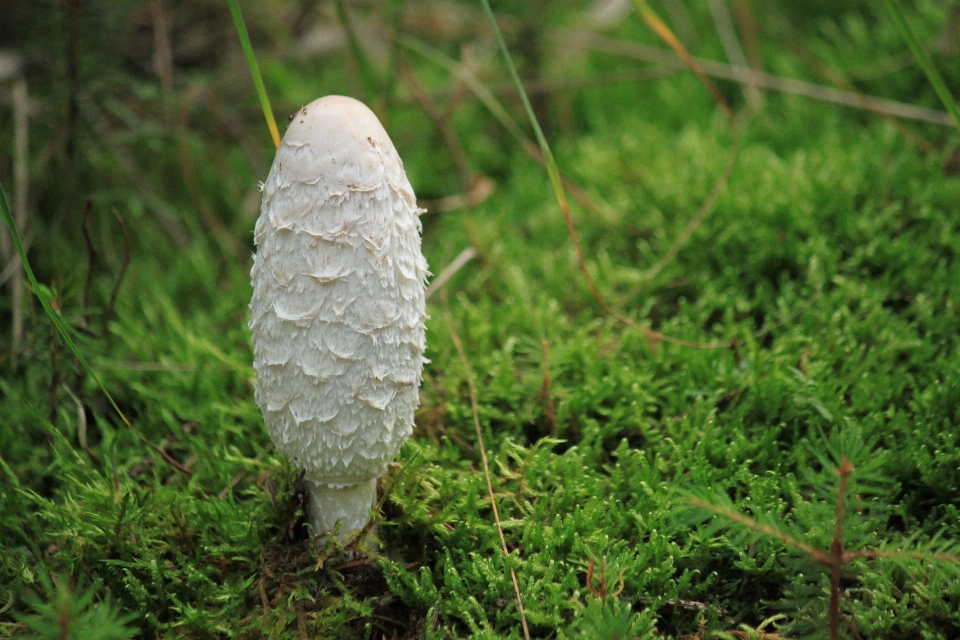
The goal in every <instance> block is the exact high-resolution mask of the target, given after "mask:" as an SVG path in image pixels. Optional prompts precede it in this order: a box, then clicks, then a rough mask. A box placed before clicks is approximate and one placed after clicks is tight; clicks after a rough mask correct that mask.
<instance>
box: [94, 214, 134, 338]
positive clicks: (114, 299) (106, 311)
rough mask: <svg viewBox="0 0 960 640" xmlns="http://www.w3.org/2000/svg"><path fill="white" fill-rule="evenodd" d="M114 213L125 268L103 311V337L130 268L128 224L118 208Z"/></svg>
mask: <svg viewBox="0 0 960 640" xmlns="http://www.w3.org/2000/svg"><path fill="white" fill-rule="evenodd" d="M112 211H113V215H114V216H116V218H117V221H118V222H119V223H120V229H121V231H122V232H123V266H121V267H120V273H118V274H117V279H116V281H115V282H114V283H113V288H112V289H111V290H110V302H109V303H107V308H106V309H104V311H103V320H102V323H101V325H100V336H101V337H102V336H105V335H107V328H108V326H109V325H110V320H112V319H113V312H114V309H116V306H117V295H118V294H119V293H120V285H122V284H123V279H124V277H125V276H126V275H127V268H128V267H129V266H130V232H129V231H128V230H127V223H126V222H124V220H123V216H121V215H120V212H119V211H117V210H116V208H114V209H112Z"/></svg>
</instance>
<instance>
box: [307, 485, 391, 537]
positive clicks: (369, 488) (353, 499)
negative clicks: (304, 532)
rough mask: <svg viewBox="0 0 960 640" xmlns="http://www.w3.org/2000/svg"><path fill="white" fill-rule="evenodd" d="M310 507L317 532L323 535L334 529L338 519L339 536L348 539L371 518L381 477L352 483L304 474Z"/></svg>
mask: <svg viewBox="0 0 960 640" xmlns="http://www.w3.org/2000/svg"><path fill="white" fill-rule="evenodd" d="M304 484H305V485H306V488H307V494H308V495H309V496H310V507H309V511H308V513H307V515H308V516H309V518H310V524H311V525H312V526H313V532H314V533H315V534H316V535H322V534H323V533H327V532H330V531H333V529H334V526H335V525H336V524H337V521H338V520H339V521H342V522H341V525H340V535H339V538H340V540H341V541H342V542H345V541H347V540H349V539H350V538H352V537H353V535H352V534H355V533H356V532H357V531H359V530H360V529H363V528H364V527H365V526H366V525H367V523H368V522H369V521H370V509H371V508H372V507H373V505H374V504H375V503H376V500H377V479H376V478H372V479H371V480H369V481H367V482H361V483H360V484H349V485H330V484H327V483H325V482H314V481H313V480H310V479H309V478H304Z"/></svg>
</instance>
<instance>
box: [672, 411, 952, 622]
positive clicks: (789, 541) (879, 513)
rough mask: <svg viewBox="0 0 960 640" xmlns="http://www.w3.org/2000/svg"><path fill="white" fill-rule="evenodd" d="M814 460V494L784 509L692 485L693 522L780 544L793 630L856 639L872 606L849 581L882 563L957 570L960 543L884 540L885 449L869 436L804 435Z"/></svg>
mask: <svg viewBox="0 0 960 640" xmlns="http://www.w3.org/2000/svg"><path fill="white" fill-rule="evenodd" d="M807 448H808V449H809V451H810V453H812V454H813V458H814V459H815V460H816V461H817V462H818V463H819V467H818V468H811V469H808V470H806V471H805V473H804V476H805V480H806V486H807V487H808V488H809V491H808V492H801V493H800V494H798V495H797V496H794V504H793V508H792V509H791V510H790V512H789V513H788V514H786V515H784V516H783V517H780V516H778V515H776V514H773V513H760V512H756V511H755V512H754V513H749V514H748V513H744V512H743V511H742V510H740V509H738V508H737V507H736V506H735V505H734V503H733V501H732V500H731V499H730V498H729V497H728V496H727V495H726V494H724V493H718V492H712V491H709V490H692V491H691V492H690V495H689V500H688V503H689V505H690V506H692V507H693V512H694V519H695V520H700V521H704V520H709V521H710V522H709V525H708V531H707V533H708V534H709V535H731V536H732V537H733V538H734V542H735V543H736V542H739V541H742V538H744V537H750V536H752V537H759V538H761V539H766V540H768V541H772V542H773V543H775V544H779V545H782V546H783V547H784V550H785V552H786V555H784V557H783V563H784V564H785V565H786V566H787V568H788V569H790V570H791V573H792V575H793V576H795V578H794V580H793V582H792V583H791V584H789V585H785V588H784V592H785V594H786V596H787V599H786V600H785V601H782V602H781V603H780V604H781V605H784V606H785V607H787V608H789V609H791V610H792V615H791V622H790V623H789V629H788V631H789V633H790V634H791V635H794V636H803V637H829V638H830V639H831V640H837V639H839V638H841V637H844V636H853V637H860V630H859V628H858V627H859V625H858V622H857V616H856V613H857V611H858V610H860V611H862V610H863V609H864V608H869V607H870V606H871V603H870V601H871V600H872V598H871V597H870V589H869V588H868V587H866V586H864V587H863V588H857V589H852V588H851V585H853V584H855V583H856V582H857V581H858V580H859V579H860V578H862V577H863V576H864V575H865V574H866V573H868V572H871V571H873V570H874V569H875V568H879V567H874V566H873V563H885V564H886V565H888V566H886V567H883V569H887V571H885V572H884V574H885V575H886V576H887V577H888V579H889V578H890V577H891V576H900V577H901V578H902V577H903V576H907V577H909V576H914V577H919V576H929V575H931V574H933V575H938V576H940V577H947V576H949V577H953V578H960V542H957V541H953V540H946V539H943V538H942V537H941V536H940V535H939V534H937V535H935V536H932V537H931V538H929V539H927V540H922V539H921V535H920V534H919V533H916V534H913V535H908V536H906V537H905V538H904V539H897V540H885V539H880V538H879V537H878V535H877V533H876V532H877V531H881V530H883V529H884V528H885V527H883V526H880V525H881V524H882V523H883V522H885V520H886V519H887V518H888V517H889V515H890V510H891V508H890V505H889V504H888V503H887V502H886V501H885V498H886V497H887V496H889V493H890V482H889V481H888V480H887V478H886V477H885V476H884V474H883V468H884V464H885V463H886V459H887V452H886V451H883V450H881V449H879V448H878V447H877V443H876V440H864V438H863V435H862V433H861V432H860V430H859V429H857V428H855V427H852V426H848V427H847V428H845V429H835V430H833V431H832V432H831V433H829V434H824V433H822V432H821V433H820V437H819V442H818V443H817V444H816V445H813V444H810V443H807Z"/></svg>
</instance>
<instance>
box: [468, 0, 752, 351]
mask: <svg viewBox="0 0 960 640" xmlns="http://www.w3.org/2000/svg"><path fill="white" fill-rule="evenodd" d="M480 1H481V3H482V4H483V10H484V11H485V12H486V14H487V20H489V22H490V26H491V28H492V29H493V33H494V36H496V39H497V44H498V46H499V47H500V52H501V53H502V54H503V57H504V59H505V60H506V64H507V68H508V69H509V70H510V76H511V77H512V78H513V82H514V84H516V86H517V91H518V92H519V94H520V98H521V99H522V100H523V107H524V109H525V110H526V112H527V118H528V119H529V120H530V126H531V127H533V130H534V133H536V136H537V142H538V143H539V145H540V153H541V155H542V156H543V161H544V164H545V166H546V167H547V174H548V175H549V176H550V183H551V184H552V185H553V191H554V195H555V196H556V198H557V203H559V205H560V210H561V211H562V212H563V218H564V220H565V221H566V223H567V232H568V233H569V234H570V239H571V240H572V241H573V247H574V249H575V250H576V253H577V261H578V262H579V264H580V271H581V272H582V273H583V277H584V279H585V280H586V281H587V286H588V287H589V288H590V293H591V295H593V297H594V299H595V300H596V301H597V302H598V303H599V304H600V306H601V307H603V309H604V311H606V312H607V313H609V314H610V315H611V316H613V317H614V318H616V319H617V320H619V321H620V322H622V323H623V324H625V325H627V326H628V327H631V328H633V329H636V330H637V331H640V332H641V333H643V334H644V335H645V336H646V337H647V339H648V340H649V341H650V342H651V344H653V343H654V342H657V341H663V342H669V343H671V344H677V345H681V346H686V347H696V348H701V349H721V348H726V347H729V346H730V341H729V340H723V341H719V342H706V343H704V342H694V341H691V340H682V339H680V338H674V337H672V336H668V335H666V334H663V333H661V332H659V331H655V330H653V329H648V328H646V327H642V326H640V325H638V324H637V323H636V322H634V321H633V320H631V319H630V318H628V317H627V316H625V315H623V314H622V313H620V312H619V311H617V310H616V309H614V308H613V306H611V305H610V303H609V302H607V300H606V298H604V297H603V296H602V295H600V290H599V289H597V285H596V284H595V283H594V281H593V277H592V276H591V275H590V271H589V270H588V269H587V262H586V260H585V259H584V257H583V249H582V248H581V247H580V239H579V237H578V236H577V230H576V227H575V226H574V224H573V217H572V216H571V215H570V207H569V205H568V203H567V195H566V193H565V192H564V190H563V182H562V180H561V176H560V169H559V168H558V167H557V163H556V161H555V160H554V158H553V152H552V151H550V145H549V144H548V143H547V139H546V137H545V136H544V135H543V130H542V129H541V128H540V123H539V122H537V116H536V115H535V114H534V113H533V107H532V106H531V105H530V100H529V99H528V98H527V92H526V90H524V88H523V83H522V82H521V81H520V76H519V75H518V74H517V69H516V67H515V66H514V64H513V59H512V58H511V57H510V51H509V50H508V49H507V44H506V42H504V40H503V35H502V34H501V33H500V27H498V26H497V21H496V18H495V17H494V15H493V10H492V9H491V8H490V1H489V0H480ZM741 130H742V128H741ZM738 149H739V147H734V149H733V151H732V152H731V154H732V157H733V158H734V159H735V158H736V155H737V154H738ZM734 166H735V162H734V161H733V160H731V162H730V164H729V170H730V171H732V170H733V167H734ZM728 179H729V174H724V175H723V176H721V178H720V182H719V183H718V184H719V185H721V186H720V187H718V188H717V197H719V194H720V192H722V191H723V189H724V188H725V187H726V183H727V180H728ZM708 202H710V205H709V208H712V206H713V202H714V198H712V197H711V198H708ZM709 208H708V212H709ZM703 215H706V214H705V213H704V214H703Z"/></svg>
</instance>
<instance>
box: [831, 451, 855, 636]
mask: <svg viewBox="0 0 960 640" xmlns="http://www.w3.org/2000/svg"><path fill="white" fill-rule="evenodd" d="M852 473H853V465H852V464H850V460H849V459H848V458H847V456H843V458H842V459H841V460H840V466H839V467H837V475H839V476H840V480H839V482H838V486H837V507H836V514H835V518H836V519H835V521H834V526H833V540H831V541H830V605H829V609H828V612H827V620H828V623H829V626H830V640H840V596H841V590H840V578H841V572H842V571H843V564H844V562H843V516H844V512H845V510H846V495H847V485H848V482H849V480H850V474H852Z"/></svg>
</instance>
